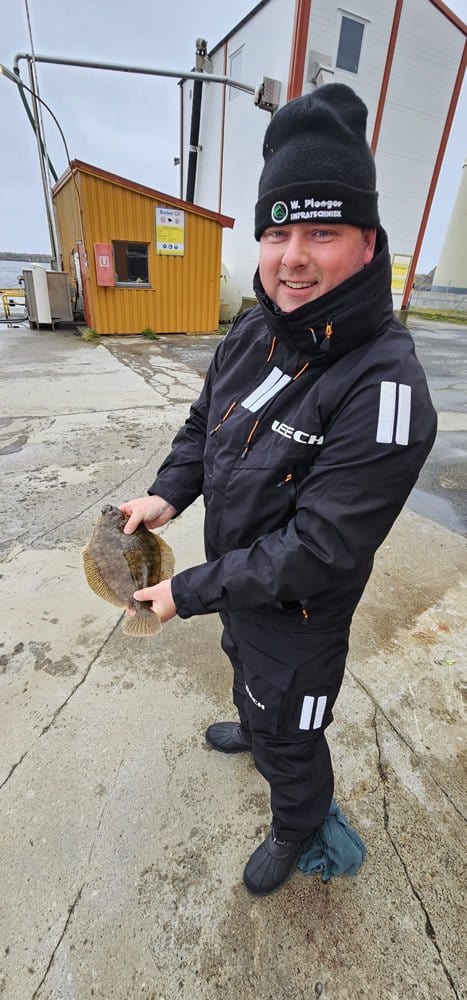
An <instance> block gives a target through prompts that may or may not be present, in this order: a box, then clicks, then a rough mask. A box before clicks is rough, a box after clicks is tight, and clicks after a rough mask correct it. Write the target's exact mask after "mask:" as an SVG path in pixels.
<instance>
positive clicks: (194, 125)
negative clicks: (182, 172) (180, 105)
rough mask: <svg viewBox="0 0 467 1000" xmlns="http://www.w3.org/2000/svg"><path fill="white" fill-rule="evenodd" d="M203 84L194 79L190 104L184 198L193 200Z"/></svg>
mask: <svg viewBox="0 0 467 1000" xmlns="http://www.w3.org/2000/svg"><path fill="white" fill-rule="evenodd" d="M202 93H203V84H202V83H201V80H195V81H194V84H193V103H192V106H191V128H190V146H189V153H188V171H187V179H186V200H187V201H191V202H193V201H194V200H195V184H196V167H197V163H198V143H199V123H200V119H201V96H202Z"/></svg>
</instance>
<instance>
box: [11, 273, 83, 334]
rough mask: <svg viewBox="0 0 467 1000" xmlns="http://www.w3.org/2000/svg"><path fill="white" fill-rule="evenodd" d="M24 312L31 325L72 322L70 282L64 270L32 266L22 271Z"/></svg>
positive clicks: (52, 324)
mask: <svg viewBox="0 0 467 1000" xmlns="http://www.w3.org/2000/svg"><path fill="white" fill-rule="evenodd" d="M23 277H24V289H25V293H26V312H27V316H28V319H29V323H30V325H31V326H38V327H39V326H41V325H44V326H51V327H52V329H53V327H54V325H55V323H58V322H60V321H62V322H69V323H71V322H73V308H72V305H71V293H70V282H69V279H68V275H67V273H66V271H46V270H45V269H44V268H43V267H32V268H31V269H30V270H27V271H23Z"/></svg>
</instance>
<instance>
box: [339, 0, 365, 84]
mask: <svg viewBox="0 0 467 1000" xmlns="http://www.w3.org/2000/svg"><path fill="white" fill-rule="evenodd" d="M337 10H338V14H339V15H340V20H339V24H338V30H337V41H336V54H335V58H334V68H335V69H337V70H339V72H340V73H348V74H349V76H351V77H352V78H354V77H356V76H358V74H359V72H360V66H361V62H362V56H363V46H364V44H365V36H366V28H367V25H368V24H369V21H368V19H367V18H365V17H361V15H360V14H354V13H353V12H352V11H350V10H345V9H344V8H343V7H338V9H337ZM344 18H345V19H346V20H347V21H353V22H354V23H355V24H360V25H361V26H362V29H363V30H362V36H361V41H360V49H359V53H358V62H357V69H356V70H353V69H347V68H345V67H344V66H339V64H338V62H337V59H338V56H339V47H340V41H341V35H342V27H343V21H344Z"/></svg>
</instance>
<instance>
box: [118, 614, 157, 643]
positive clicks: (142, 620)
mask: <svg viewBox="0 0 467 1000" xmlns="http://www.w3.org/2000/svg"><path fill="white" fill-rule="evenodd" d="M160 631H161V620H160V618H159V615H156V613H155V612H154V611H148V610H146V608H143V610H142V611H138V612H137V613H136V615H131V616H129V617H127V618H126V619H125V621H124V623H123V625H122V632H124V633H125V635H136V636H138V637H139V638H141V637H144V636H152V635H158V634H159V632H160Z"/></svg>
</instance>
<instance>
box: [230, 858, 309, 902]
mask: <svg viewBox="0 0 467 1000" xmlns="http://www.w3.org/2000/svg"><path fill="white" fill-rule="evenodd" d="M297 860H298V858H297ZM295 868H296V864H295V865H294V867H293V868H292V871H291V872H289V874H288V875H287V878H285V879H284V881H283V882H280V884H279V885H276V886H274V889H266V890H264V891H261V890H258V889H250V886H249V885H248V883H247V881H246V879H245V876H243V884H244V886H245V889H247V891H248V892H249V893H250V896H256V897H257V898H258V899H262V898H263V897H264V896H273V895H274V893H275V892H280V890H281V889H283V888H284V886H285V885H287V882H290V879H291V878H292V875H293V874H294V871H295Z"/></svg>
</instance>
